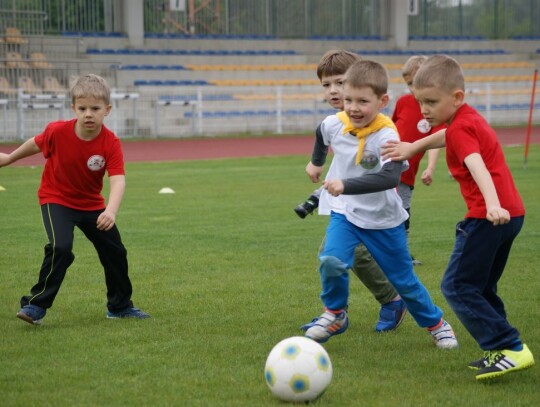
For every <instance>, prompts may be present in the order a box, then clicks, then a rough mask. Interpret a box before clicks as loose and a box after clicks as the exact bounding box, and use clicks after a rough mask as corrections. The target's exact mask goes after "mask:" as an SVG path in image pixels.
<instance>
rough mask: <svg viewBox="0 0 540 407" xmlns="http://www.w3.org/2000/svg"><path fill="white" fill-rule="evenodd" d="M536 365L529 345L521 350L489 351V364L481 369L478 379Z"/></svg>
mask: <svg viewBox="0 0 540 407" xmlns="http://www.w3.org/2000/svg"><path fill="white" fill-rule="evenodd" d="M533 366H534V357H533V355H532V353H531V351H530V350H529V348H528V347H527V345H523V349H522V350H520V351H512V350H507V349H505V350H498V351H491V352H489V364H488V365H487V366H486V367H484V368H482V369H480V370H479V371H478V373H477V374H476V380H486V379H493V378H495V377H498V376H502V375H504V374H506V373H510V372H517V371H518V370H523V369H528V368H530V367H533Z"/></svg>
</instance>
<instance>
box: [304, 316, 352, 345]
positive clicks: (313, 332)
mask: <svg viewBox="0 0 540 407" xmlns="http://www.w3.org/2000/svg"><path fill="white" fill-rule="evenodd" d="M304 327H306V328H308V329H307V330H306V333H305V336H306V337H307V338H310V339H313V340H314V341H315V342H319V343H323V342H326V341H327V340H328V339H330V337H331V336H334V335H339V334H341V333H343V332H345V331H346V330H347V328H348V327H349V318H347V311H342V312H340V313H339V314H332V313H331V312H328V311H325V312H324V313H323V314H322V315H321V316H320V317H318V318H315V319H314V320H313V321H312V322H310V323H309V324H306V325H304Z"/></svg>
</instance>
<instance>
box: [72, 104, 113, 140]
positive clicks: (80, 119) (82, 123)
mask: <svg viewBox="0 0 540 407" xmlns="http://www.w3.org/2000/svg"><path fill="white" fill-rule="evenodd" d="M111 107H112V106H111V105H107V104H106V103H105V102H104V101H103V100H102V99H96V98H94V97H86V98H78V99H76V100H75V103H73V104H72V105H71V109H72V110H73V112H74V113H75V115H76V117H77V124H76V125H75V129H76V133H77V135H78V136H80V137H83V138H91V137H95V136H97V135H98V134H99V132H100V131H101V127H102V125H103V121H104V120H105V117H107V115H108V114H109V113H110V111H111Z"/></svg>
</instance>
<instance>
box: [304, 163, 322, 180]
mask: <svg viewBox="0 0 540 407" xmlns="http://www.w3.org/2000/svg"><path fill="white" fill-rule="evenodd" d="M323 168H324V167H318V166H316V165H314V164H313V163H312V162H311V161H310V162H309V163H308V165H306V174H307V175H308V177H309V179H310V180H311V182H313V183H316V182H321V175H322V173H323Z"/></svg>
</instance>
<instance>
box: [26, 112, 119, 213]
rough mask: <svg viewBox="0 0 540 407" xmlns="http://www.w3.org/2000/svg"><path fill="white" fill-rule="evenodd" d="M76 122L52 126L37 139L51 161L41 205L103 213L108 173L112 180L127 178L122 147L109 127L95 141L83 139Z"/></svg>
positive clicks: (43, 178) (42, 186) (47, 165)
mask: <svg viewBox="0 0 540 407" xmlns="http://www.w3.org/2000/svg"><path fill="white" fill-rule="evenodd" d="M75 122H76V119H73V120H68V121H57V122H52V123H50V124H49V125H48V126H47V127H46V128H45V130H44V131H43V132H42V133H41V134H39V135H37V136H35V138H34V140H35V142H36V144H37V145H38V147H39V148H40V149H41V152H42V153H43V156H44V157H45V158H46V159H47V161H46V163H45V168H44V169H43V174H42V176H41V184H40V186H39V190H38V197H39V204H40V205H43V204H46V203H55V204H60V205H64V206H67V207H69V208H73V209H78V210H83V211H95V210H99V209H103V208H105V199H104V198H103V196H102V195H101V190H102V189H103V177H104V175H105V171H107V173H108V174H109V177H110V176H112V175H124V157H123V153H122V146H121V144H120V140H119V139H118V137H116V136H115V135H114V133H113V132H111V131H110V130H109V129H107V128H106V127H105V126H103V127H102V129H101V132H100V133H99V135H98V136H97V137H96V138H94V139H93V140H89V141H85V140H82V139H80V138H79V137H77V135H76V134H75Z"/></svg>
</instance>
